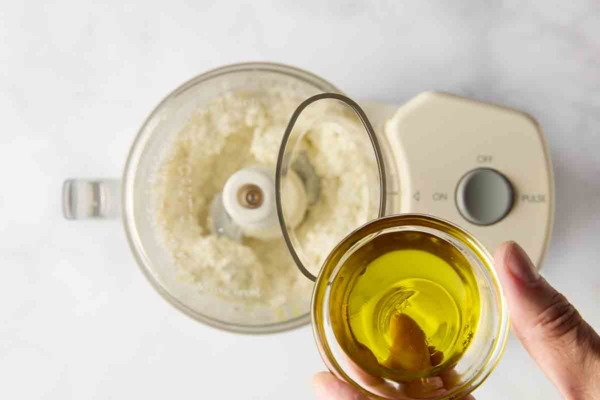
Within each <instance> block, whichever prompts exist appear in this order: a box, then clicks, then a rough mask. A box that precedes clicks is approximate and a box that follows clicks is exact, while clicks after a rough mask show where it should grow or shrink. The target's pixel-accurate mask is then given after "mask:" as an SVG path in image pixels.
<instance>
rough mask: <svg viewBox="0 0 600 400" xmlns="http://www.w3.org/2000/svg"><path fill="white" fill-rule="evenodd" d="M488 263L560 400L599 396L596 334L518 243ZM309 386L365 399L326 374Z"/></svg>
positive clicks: (342, 399) (320, 395) (339, 397)
mask: <svg viewBox="0 0 600 400" xmlns="http://www.w3.org/2000/svg"><path fill="white" fill-rule="evenodd" d="M494 261H495V262H494V264H495V266H496V271H497V273H498V276H499V278H500V281H501V282H502V288H503V291H504V294H505V295H506V298H507V302H508V308H509V310H510V314H511V322H512V329H513V331H514V333H515V334H516V336H517V338H519V340H520V341H521V343H522V344H523V346H524V347H525V349H526V350H527V352H528V353H529V355H530V356H531V357H532V358H533V359H534V360H535V361H536V363H537V365H538V366H539V367H540V369H541V370H542V371H543V372H544V373H545V374H546V376H547V377H548V378H549V379H550V380H551V381H552V383H553V384H554V386H556V388H557V389H558V391H559V392H560V393H561V394H562V395H563V397H564V398H565V399H568V400H595V399H600V381H599V380H598V377H600V337H599V336H598V334H597V333H596V332H595V331H594V330H593V329H592V327H591V326H589V325H588V324H587V323H586V322H585V321H584V320H583V318H581V315H579V313H578V312H577V310H576V309H575V308H574V307H573V305H571V304H570V303H569V301H568V300H567V299H566V298H565V297H564V296H563V295H562V294H560V293H559V292H557V291H556V290H555V289H554V288H553V287H552V286H550V284H549V283H548V282H547V281H546V280H545V279H544V278H543V277H541V276H540V275H539V274H538V273H537V271H536V269H535V267H534V266H533V263H532V262H531V260H530V259H529V257H528V256H527V255H526V254H525V252H524V251H523V249H522V248H521V247H520V246H519V245H517V244H516V243H514V242H507V243H504V244H502V245H501V246H500V248H498V250H497V251H496V253H495V255H494ZM313 388H314V391H315V393H316V395H317V399H318V400H368V399H367V397H365V396H364V395H363V394H362V393H361V392H360V391H358V390H357V389H355V388H354V387H352V386H350V385H349V384H347V383H345V382H342V381H340V380H339V379H337V378H336V377H334V376H333V375H332V374H330V373H329V372H320V373H318V374H317V375H315V376H314V378H313ZM467 399H471V400H473V397H471V396H469V397H467V398H465V400H467Z"/></svg>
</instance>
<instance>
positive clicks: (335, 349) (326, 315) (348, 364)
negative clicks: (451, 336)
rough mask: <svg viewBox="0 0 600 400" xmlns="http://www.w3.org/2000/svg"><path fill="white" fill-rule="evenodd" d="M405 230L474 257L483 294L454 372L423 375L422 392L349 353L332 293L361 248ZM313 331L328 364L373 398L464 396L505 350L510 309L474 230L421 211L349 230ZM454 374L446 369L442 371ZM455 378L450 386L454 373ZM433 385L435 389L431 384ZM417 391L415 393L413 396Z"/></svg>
mask: <svg viewBox="0 0 600 400" xmlns="http://www.w3.org/2000/svg"><path fill="white" fill-rule="evenodd" d="M399 231H411V232H423V233H428V234H430V235H434V236H437V237H439V238H441V239H442V240H445V241H447V242H449V243H450V244H451V245H453V246H454V247H455V248H456V249H457V250H458V251H460V252H461V253H462V254H463V255H464V256H465V257H466V259H467V260H468V261H469V263H470V265H471V267H472V269H473V273H474V275H475V279H476V281H477V288H478V290H479V296H480V306H481V311H480V317H479V322H478V326H477V328H476V330H475V332H476V333H475V335H474V337H473V339H472V342H471V344H470V345H469V347H468V348H467V350H466V351H465V352H464V353H463V354H462V356H461V358H460V359H459V360H458V361H457V362H456V364H455V365H454V366H453V369H452V372H451V373H449V375H445V376H444V377H443V378H445V379H442V378H440V377H433V378H426V379H425V380H421V381H420V382H421V383H422V387H423V388H425V389H424V390H423V392H422V393H420V394H418V395H417V394H414V392H413V391H409V392H410V393H411V394H410V395H409V394H407V390H406V387H405V385H402V384H398V383H396V382H393V381H389V380H387V379H385V378H381V377H374V376H371V375H368V374H367V373H366V372H365V371H363V370H361V369H360V367H358V366H357V365H356V364H355V363H353V362H352V361H351V360H350V358H349V357H348V356H347V355H346V353H345V352H344V350H343V348H342V346H341V345H340V343H338V341H337V339H336V336H335V333H334V331H333V329H332V320H331V315H330V295H331V291H332V283H333V281H334V280H335V279H336V276H337V274H338V273H339V271H340V269H341V267H342V266H343V265H344V263H345V262H346V261H347V260H348V259H349V257H351V256H352V254H354V253H355V252H356V251H357V250H359V249H360V248H362V247H363V246H365V245H366V244H368V243H369V242H371V241H372V240H374V239H375V238H376V237H378V236H380V235H384V234H388V233H393V232H399ZM312 323H313V333H314V336H315V340H316V343H317V347H318V348H319V351H320V353H321V357H322V358H323V361H324V362H325V364H326V365H327V367H328V368H329V369H330V370H331V371H332V372H333V373H334V374H335V375H336V376H338V377H339V378H340V379H343V380H345V381H347V382H349V383H350V384H351V385H353V386H355V387H357V388H358V389H360V390H361V391H362V392H364V393H365V394H366V395H367V396H369V397H370V398H373V399H403V400H410V399H416V398H419V399H425V398H426V399H460V398H463V397H464V396H466V395H467V394H469V393H470V392H472V391H473V390H475V389H476V388H477V387H478V386H479V385H480V384H481V383H482V382H483V381H484V380H485V379H486V378H487V377H488V376H489V374H490V373H491V372H492V370H493V369H494V367H495V366H496V364H497V363H498V361H499V359H500V356H501V355H502V352H503V350H504V346H505V344H506V339H507V335H508V328H509V322H508V313H507V310H506V303H505V299H504V296H503V294H502V290H501V287H500V284H499V282H498V278H497V276H496V273H495V271H494V268H493V263H492V257H491V255H490V254H489V252H488V251H487V250H486V249H485V247H484V246H483V245H482V244H481V243H480V242H479V241H478V240H477V239H475V238H474V237H473V236H471V235H470V234H469V233H467V232H465V231H464V230H463V229H461V228H459V227H458V226H456V225H454V224H451V223H449V222H446V221H444V220H441V219H438V218H434V217H430V216H426V215H418V214H404V215H395V216H389V217H384V218H379V219H376V220H374V221H372V222H369V223H368V224H366V225H364V226H362V227H361V228H359V229H357V230H355V231H354V232H353V233H351V234H350V235H348V236H347V237H346V238H345V239H344V240H342V242H340V243H339V244H338V246H337V247H336V248H335V249H334V250H333V251H332V252H331V254H330V255H329V257H328V258H327V260H326V261H325V263H324V265H323V268H322V269H321V272H320V273H319V276H318V277H317V281H316V285H315V290H314V292H313V299H312ZM444 373H448V371H444V372H442V373H440V375H442V374H444ZM449 377H450V378H451V381H452V383H451V384H450V385H448V382H447V380H448V378H449ZM432 379H442V380H443V382H444V386H445V388H442V389H440V388H439V385H438V386H437V388H436V389H435V390H434V389H433V388H434V387H435V384H434V382H432V381H431V380H432ZM428 386H431V387H432V389H431V390H430V391H428V390H427V387H428ZM411 396H412V397H411Z"/></svg>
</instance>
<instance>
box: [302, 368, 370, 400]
mask: <svg viewBox="0 0 600 400" xmlns="http://www.w3.org/2000/svg"><path fill="white" fill-rule="evenodd" d="M312 384H313V390H314V392H315V395H316V397H317V400H368V399H367V397H365V396H364V395H363V394H362V393H361V392H360V391H359V390H358V389H356V388H354V387H352V386H350V385H349V384H347V383H346V382H342V381H341V380H339V379H337V378H336V377H335V376H333V375H332V374H331V373H329V372H319V373H318V374H316V375H315V376H314V377H313V379H312Z"/></svg>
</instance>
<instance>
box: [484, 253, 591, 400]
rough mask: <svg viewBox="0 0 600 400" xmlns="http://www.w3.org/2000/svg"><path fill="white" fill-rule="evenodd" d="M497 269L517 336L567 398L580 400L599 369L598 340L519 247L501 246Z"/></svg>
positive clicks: (496, 258) (497, 257)
mask: <svg viewBox="0 0 600 400" xmlns="http://www.w3.org/2000/svg"><path fill="white" fill-rule="evenodd" d="M495 265H496V270H497V272H498V276H499V277H500V281H501V282H502V288H503V291H504V293H505V295H506V298H507V302H508V307H509V310H510V313H511V321H512V326H513V331H514V332H515V334H516V335H517V337H518V338H519V340H520V341H521V343H522V344H523V346H524V347H525V349H526V350H527V351H528V352H529V354H530V355H531V357H533V359H534V360H535V361H536V363H537V364H538V366H539V367H540V369H542V370H543V371H544V373H545V374H546V376H548V378H549V379H550V380H551V381H552V382H553V383H554V385H555V386H556V387H557V388H558V390H559V391H560V392H561V393H562V395H563V396H564V397H565V398H582V397H581V396H583V395H585V393H586V392H588V391H589V390H592V389H591V385H594V384H595V383H594V382H593V377H594V375H595V374H597V373H598V368H600V338H599V337H598V335H597V334H596V333H595V332H594V330H593V329H592V328H591V327H590V326H589V325H588V324H587V323H586V322H585V321H584V320H583V319H582V318H581V316H580V315H579V313H578V312H577V310H576V309H575V308H574V307H573V306H572V305H571V304H570V303H569V301H568V300H567V299H566V298H565V297H564V296H563V295H561V294H560V293H559V292H557V291H556V290H555V289H554V288H553V287H552V286H550V284H549V283H548V282H547V281H546V280H545V279H544V278H543V277H541V276H540V275H539V274H538V272H537V270H536V269H535V267H534V265H533V263H532V262H531V260H530V259H529V257H528V256H527V255H526V254H525V252H524V250H523V249H522V248H521V247H520V246H519V245H517V244H516V243H514V242H508V243H504V244H503V245H502V246H500V248H499V249H498V250H497V251H496V254H495Z"/></svg>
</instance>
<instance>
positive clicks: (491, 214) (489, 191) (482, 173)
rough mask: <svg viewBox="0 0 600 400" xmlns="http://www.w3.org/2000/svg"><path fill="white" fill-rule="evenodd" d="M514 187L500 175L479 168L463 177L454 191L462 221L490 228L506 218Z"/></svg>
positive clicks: (510, 205) (510, 206) (511, 202)
mask: <svg viewBox="0 0 600 400" xmlns="http://www.w3.org/2000/svg"><path fill="white" fill-rule="evenodd" d="M513 193H514V192H513V187H512V185H511V184H510V181H509V180H508V179H507V178H506V177H505V176H504V175H502V174H501V173H500V172H498V171H496V170H494V169H491V168H478V169H474V170H473V171H470V172H468V173H467V174H466V175H465V176H463V177H462V179H461V180H460V182H459V183H458V187H457V189H456V205H457V207H458V210H459V211H460V213H461V214H462V216H463V217H465V219H466V220H467V221H469V222H472V223H473V224H476V225H491V224H494V223H496V222H498V221H500V220H501V219H502V218H504V217H505V216H506V214H508V212H509V211H510V209H511V208H512V205H513V197H514V195H513Z"/></svg>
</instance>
